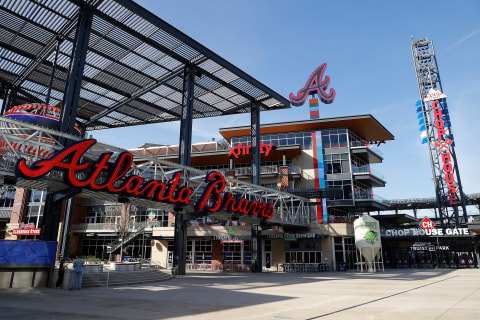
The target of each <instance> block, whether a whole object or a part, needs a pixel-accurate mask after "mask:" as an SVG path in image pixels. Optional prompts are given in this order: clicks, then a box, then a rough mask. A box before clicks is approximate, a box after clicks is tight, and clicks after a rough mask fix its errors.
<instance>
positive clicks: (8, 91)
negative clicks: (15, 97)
mask: <svg viewBox="0 0 480 320" xmlns="http://www.w3.org/2000/svg"><path fill="white" fill-rule="evenodd" d="M11 92H12V89H11V88H9V87H6V88H5V96H4V97H3V103H2V110H1V112H0V115H3V114H4V113H5V111H7V108H8V102H9V100H10V94H11Z"/></svg>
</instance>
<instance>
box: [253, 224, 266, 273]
mask: <svg viewBox="0 0 480 320" xmlns="http://www.w3.org/2000/svg"><path fill="white" fill-rule="evenodd" d="M262 255H263V253H262V229H261V226H259V225H258V224H254V225H252V258H253V261H252V271H253V272H262V269H263V268H262V267H263V259H262Z"/></svg>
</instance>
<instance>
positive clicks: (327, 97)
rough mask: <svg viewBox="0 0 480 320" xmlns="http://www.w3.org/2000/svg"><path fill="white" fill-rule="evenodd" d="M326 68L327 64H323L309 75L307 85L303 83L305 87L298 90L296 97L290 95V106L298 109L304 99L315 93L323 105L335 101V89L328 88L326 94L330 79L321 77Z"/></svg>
mask: <svg viewBox="0 0 480 320" xmlns="http://www.w3.org/2000/svg"><path fill="white" fill-rule="evenodd" d="M326 68H327V64H326V63H324V64H322V65H321V66H320V67H318V68H317V69H315V71H313V73H312V74H311V75H310V77H309V78H308V80H307V83H305V86H304V87H303V88H302V89H300V90H298V93H297V95H294V94H293V93H290V96H289V98H290V102H291V103H292V105H294V106H296V107H300V106H301V105H303V103H304V102H305V99H306V98H307V96H308V95H309V94H315V93H317V94H318V95H319V96H320V100H322V102H323V103H326V104H328V103H332V102H333V99H335V89H332V88H330V91H329V93H327V88H328V85H329V83H330V77H329V76H325V77H323V73H324V72H325V69H326Z"/></svg>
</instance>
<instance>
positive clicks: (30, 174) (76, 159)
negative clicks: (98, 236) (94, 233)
mask: <svg viewBox="0 0 480 320" xmlns="http://www.w3.org/2000/svg"><path fill="white" fill-rule="evenodd" d="M96 142H97V141H96V140H94V139H88V140H82V141H80V142H77V143H75V144H74V145H72V146H70V147H67V148H65V149H63V150H60V151H59V152H57V153H56V154H54V155H53V156H52V157H50V158H48V159H43V160H39V161H37V162H34V163H33V164H31V165H30V166H29V165H28V164H27V162H26V160H25V159H24V158H21V159H19V160H18V161H17V163H16V164H15V172H16V174H17V176H19V177H21V178H24V179H30V180H34V179H40V178H42V177H44V176H45V175H47V174H48V173H50V172H51V171H52V170H60V171H63V172H64V175H63V176H64V180H65V182H66V183H67V184H69V185H71V186H72V187H75V188H79V189H81V188H87V189H90V190H92V191H105V192H109V193H114V194H120V195H123V196H127V197H138V198H143V199H147V200H152V201H158V202H165V203H170V204H180V205H189V204H192V203H191V200H190V199H191V196H192V194H193V192H194V191H193V189H192V188H190V187H187V186H182V185H181V184H182V179H181V178H182V172H181V171H178V172H176V173H174V174H173V175H172V178H171V179H170V180H168V181H167V182H162V181H157V180H145V179H144V178H142V177H141V176H138V175H129V176H127V173H129V172H130V170H131V167H132V164H133V155H132V154H131V153H130V152H123V153H121V154H119V155H118V157H117V159H116V161H115V162H114V163H111V162H109V160H110V158H111V157H112V152H107V153H103V154H101V155H100V156H99V157H98V159H97V160H96V161H88V160H86V157H84V155H85V153H86V152H87V151H88V150H89V149H90V147H92V146H93V145H94V144H95V143H96ZM82 158H83V159H84V160H83V161H82ZM80 174H83V176H84V178H83V179H79V178H78V176H80ZM100 176H104V178H103V177H102V178H101V180H102V183H97V181H98V179H99V177H100ZM205 183H206V186H205V187H204V191H203V194H202V195H201V196H200V197H199V198H198V200H197V201H196V202H195V203H194V204H193V205H194V207H195V210H196V211H207V212H211V213H213V212H216V211H221V210H226V211H230V212H238V213H242V214H248V215H254V216H259V217H263V218H266V219H271V218H272V217H273V204H271V203H262V202H259V201H250V200H248V199H244V198H238V199H237V198H234V197H233V194H232V193H230V192H225V193H223V196H222V192H223V191H224V189H225V186H226V182H225V178H224V177H223V175H222V174H220V173H218V172H215V171H211V172H209V173H208V174H207V175H206V177H205Z"/></svg>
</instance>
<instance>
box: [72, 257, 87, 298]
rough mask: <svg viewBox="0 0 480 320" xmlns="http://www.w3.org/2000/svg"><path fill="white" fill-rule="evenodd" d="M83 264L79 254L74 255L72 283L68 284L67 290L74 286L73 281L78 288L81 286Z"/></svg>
mask: <svg viewBox="0 0 480 320" xmlns="http://www.w3.org/2000/svg"><path fill="white" fill-rule="evenodd" d="M84 264H85V261H83V260H82V259H80V257H79V256H76V257H75V260H73V275H72V284H71V285H70V289H69V290H72V289H74V288H75V282H77V285H78V290H80V289H81V288H82V273H83V265H84Z"/></svg>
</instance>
